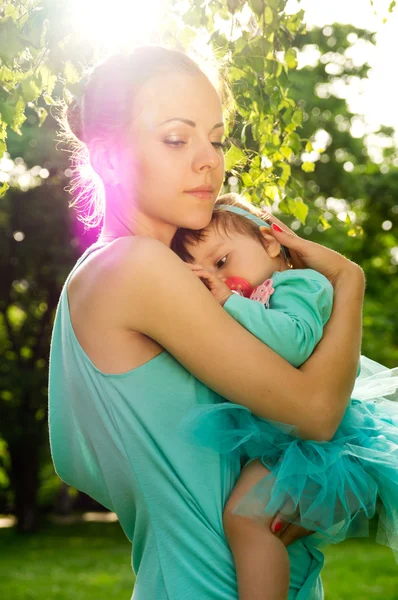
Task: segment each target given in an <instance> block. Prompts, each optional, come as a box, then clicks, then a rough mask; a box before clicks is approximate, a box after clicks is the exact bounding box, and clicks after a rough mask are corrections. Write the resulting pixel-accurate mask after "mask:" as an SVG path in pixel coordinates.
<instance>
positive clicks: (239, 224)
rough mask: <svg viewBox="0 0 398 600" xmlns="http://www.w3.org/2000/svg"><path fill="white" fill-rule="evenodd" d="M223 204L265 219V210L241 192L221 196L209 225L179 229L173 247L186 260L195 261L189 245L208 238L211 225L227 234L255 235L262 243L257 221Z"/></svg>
mask: <svg viewBox="0 0 398 600" xmlns="http://www.w3.org/2000/svg"><path fill="white" fill-rule="evenodd" d="M222 204H224V205H225V204H227V205H228V206H237V207H238V208H243V209H244V210H246V211H247V212H249V213H251V214H253V215H255V216H256V217H259V218H260V219H263V220H264V213H263V211H262V210H260V209H259V208H257V207H256V206H253V204H250V202H247V200H245V199H244V198H242V196H239V194H234V193H232V192H231V193H229V194H224V195H223V196H219V197H218V198H217V200H216V202H215V204H214V210H213V215H212V219H211V221H210V223H209V225H207V227H204V228H203V229H197V230H193V229H184V228H183V227H180V228H179V229H177V231H176V233H175V235H174V237H173V239H172V241H171V249H172V250H173V252H175V253H176V254H177V255H178V256H179V257H180V258H181V259H182V260H183V261H184V262H188V263H192V262H193V261H194V257H193V256H192V254H190V252H189V251H188V249H187V246H189V245H193V246H195V245H196V244H199V243H200V242H203V241H204V240H205V239H206V236H207V234H208V232H209V228H210V227H215V229H216V231H217V232H219V233H220V232H222V233H223V234H225V235H227V236H228V234H229V233H232V232H234V233H240V234H243V235H247V236H250V237H253V238H255V239H257V240H258V241H259V242H260V243H262V241H263V237H262V235H261V232H260V229H259V227H258V225H256V223H253V221H250V219H247V218H246V217H244V216H242V215H237V214H235V213H233V212H229V211H227V210H223V209H220V208H219V207H220V206H221V205H222ZM266 224H267V223H266V221H265V220H264V225H266Z"/></svg>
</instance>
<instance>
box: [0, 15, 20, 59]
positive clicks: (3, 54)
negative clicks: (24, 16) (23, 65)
mask: <svg viewBox="0 0 398 600" xmlns="http://www.w3.org/2000/svg"><path fill="white" fill-rule="evenodd" d="M22 50H25V44H23V43H22V41H21V36H20V32H19V29H18V26H17V24H16V23H15V21H14V19H13V18H12V17H5V18H4V19H0V58H1V60H2V61H3V62H4V63H5V64H6V65H7V66H9V67H11V68H12V66H13V61H14V58H15V57H16V56H18V54H19V53H20V52H22Z"/></svg>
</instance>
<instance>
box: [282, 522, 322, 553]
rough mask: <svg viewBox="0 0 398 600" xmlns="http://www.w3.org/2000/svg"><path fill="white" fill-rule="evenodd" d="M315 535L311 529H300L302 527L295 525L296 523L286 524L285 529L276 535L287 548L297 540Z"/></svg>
mask: <svg viewBox="0 0 398 600" xmlns="http://www.w3.org/2000/svg"><path fill="white" fill-rule="evenodd" d="M312 533H315V532H314V531H310V530H309V529H304V527H300V525H295V524H294V523H286V524H285V525H284V527H282V529H281V530H280V531H279V533H276V534H275V535H276V536H277V537H279V539H280V540H281V542H282V543H283V544H284V545H285V546H286V548H287V547H288V546H290V544H293V542H295V541H296V540H299V539H301V538H303V537H307V536H309V535H311V534H312Z"/></svg>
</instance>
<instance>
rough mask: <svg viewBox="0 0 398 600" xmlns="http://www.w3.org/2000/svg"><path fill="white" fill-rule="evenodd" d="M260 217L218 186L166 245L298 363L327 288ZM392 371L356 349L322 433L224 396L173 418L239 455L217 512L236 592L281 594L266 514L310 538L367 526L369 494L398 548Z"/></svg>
mask: <svg viewBox="0 0 398 600" xmlns="http://www.w3.org/2000/svg"><path fill="white" fill-rule="evenodd" d="M261 216H262V213H261V211H259V210H258V209H256V208H255V207H253V206H252V205H250V204H248V203H245V201H244V200H243V199H241V198H239V197H238V196H236V195H233V194H228V195H225V196H221V197H220V198H219V199H218V200H217V202H216V205H215V209H214V212H213V218H212V221H211V223H210V224H209V225H208V227H206V228H205V229H203V230H200V231H191V230H184V229H179V230H178V231H177V233H176V235H175V237H174V239H173V242H172V246H171V247H172V249H173V250H174V251H175V252H176V253H177V254H178V255H179V256H180V257H181V258H182V259H183V260H184V261H185V262H187V263H188V264H189V265H190V268H191V269H192V270H193V271H194V273H196V274H197V275H198V277H200V279H201V280H202V281H203V282H204V283H205V285H206V286H207V287H208V289H209V290H210V292H211V293H212V294H213V296H214V297H215V299H216V300H217V301H218V302H219V303H220V304H221V305H222V306H223V307H224V309H225V310H226V311H227V312H228V313H229V314H230V315H231V316H232V317H233V318H234V319H236V320H237V321H238V322H239V323H240V324H241V325H242V326H243V327H245V328H246V329H248V330H249V331H250V332H251V333H252V334H253V335H255V336H256V337H258V338H259V339H260V340H261V341H262V342H263V343H265V344H266V345H267V346H269V347H270V348H271V349H272V350H274V351H275V352H277V353H278V354H279V355H280V356H282V357H283V358H284V359H285V360H288V361H289V362H290V363H291V364H292V365H293V366H295V367H299V366H300V365H302V364H303V363H304V362H305V361H306V360H307V358H308V357H309V356H310V355H311V353H312V352H313V351H314V348H315V346H316V345H317V344H318V342H319V341H320V339H321V337H322V334H323V327H324V326H325V324H326V322H327V321H328V319H329V317H330V314H331V310H332V304H333V287H332V285H331V284H330V282H329V281H328V280H327V279H326V278H325V277H324V276H323V275H321V274H320V273H318V272H316V271H314V270H312V269H293V268H292V263H291V261H290V258H289V255H288V252H287V251H286V250H285V249H284V248H283V247H281V245H280V244H279V243H278V242H277V240H276V239H275V238H274V237H273V236H272V235H271V234H270V233H269V225H268V224H267V223H266V222H265V221H264V220H263V219H262V218H261ZM392 373H393V372H392V371H390V370H388V369H386V368H385V367H383V366H382V365H378V364H377V363H374V362H373V361H370V360H369V359H366V358H365V357H362V360H361V376H360V378H359V380H358V385H357V386H356V387H355V388H354V391H353V396H352V398H351V401H350V404H349V406H348V408H347V411H346V413H345V416H344V418H343V420H342V422H341V424H340V426H339V429H338V430H337V432H336V434H335V435H334V437H333V439H332V440H331V441H330V442H315V441H311V440H301V439H300V438H298V437H297V436H296V431H295V428H294V427H292V426H290V425H288V424H283V423H276V422H272V421H269V420H266V419H262V418H260V417H257V416H255V415H253V414H252V413H251V412H250V411H249V410H248V409H247V408H246V407H244V406H241V405H238V404H234V403H230V402H224V403H220V404H216V405H214V404H213V405H210V406H207V405H200V406H198V407H195V408H194V409H193V410H192V411H191V412H189V413H188V414H187V415H186V417H185V419H184V420H183V422H182V423H181V425H180V427H181V431H182V433H183V434H184V435H186V436H187V438H188V439H189V440H190V441H193V442H195V443H200V444H203V445H206V446H210V447H212V448H214V449H216V450H217V451H218V452H222V453H231V455H232V454H234V455H235V456H236V455H238V456H240V458H241V460H242V461H243V462H244V463H245V467H244V468H243V469H242V473H241V476H240V478H239V480H238V482H237V484H236V486H235V488H234V490H233V491H232V493H231V495H230V497H229V499H228V501H227V503H226V506H225V509H224V520H223V523H224V530H225V534H226V537H227V540H228V542H229V544H230V547H231V550H232V553H233V555H234V560H235V566H236V572H237V579H238V589H239V597H240V600H256V599H257V598H258V599H261V600H264V598H267V599H269V600H277V599H278V600H282V599H285V598H287V594H288V588H289V560H288V554H287V551H286V548H285V546H284V545H283V544H282V542H281V540H280V539H279V538H278V537H277V535H275V534H274V532H272V531H271V524H272V522H273V520H274V517H275V515H279V517H280V518H281V519H282V520H284V521H286V522H290V523H296V524H298V525H301V526H302V527H304V528H306V529H308V530H309V531H315V532H316V535H312V536H311V538H309V539H311V540H312V542H311V543H317V544H318V545H319V544H322V543H337V542H339V541H341V540H343V539H345V538H347V537H350V536H354V535H356V536H358V535H361V536H362V535H366V534H367V532H368V529H367V528H368V520H369V519H370V518H371V517H373V516H374V514H375V512H376V501H377V498H379V499H380V500H381V513H380V520H379V532H378V540H377V541H380V542H381V543H384V544H387V545H389V546H391V547H392V548H393V549H394V550H398V539H397V538H398V534H397V533H396V532H397V531H398V527H397V525H398V512H397V506H398V405H397V404H396V403H395V402H392V401H391V400H387V399H386V398H384V397H383V396H386V395H387V394H391V393H394V392H395V389H396V388H397V386H398V383H397V378H396V377H390V375H392ZM265 393H266V390H265ZM303 410H306V407H305V406H303ZM308 418H311V415H310V414H309V415H308ZM376 455H377V457H378V458H377V461H376V460H375V456H376ZM275 530H276V528H274V531H275Z"/></svg>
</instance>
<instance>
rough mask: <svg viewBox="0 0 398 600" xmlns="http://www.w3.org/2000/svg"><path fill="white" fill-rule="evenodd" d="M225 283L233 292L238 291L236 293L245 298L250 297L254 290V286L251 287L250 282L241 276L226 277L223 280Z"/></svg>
mask: <svg viewBox="0 0 398 600" xmlns="http://www.w3.org/2000/svg"><path fill="white" fill-rule="evenodd" d="M225 283H226V284H227V286H228V287H229V289H230V290H232V291H233V292H238V294H240V295H241V296H244V297H245V298H250V296H251V294H252V292H253V290H254V287H252V286H251V285H250V283H249V282H248V281H246V279H243V278H242V277H228V279H226V280H225Z"/></svg>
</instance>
